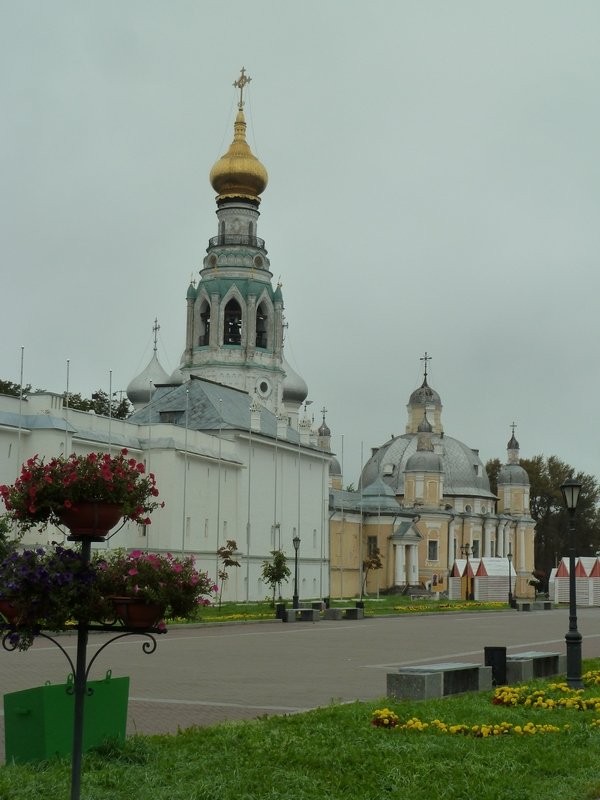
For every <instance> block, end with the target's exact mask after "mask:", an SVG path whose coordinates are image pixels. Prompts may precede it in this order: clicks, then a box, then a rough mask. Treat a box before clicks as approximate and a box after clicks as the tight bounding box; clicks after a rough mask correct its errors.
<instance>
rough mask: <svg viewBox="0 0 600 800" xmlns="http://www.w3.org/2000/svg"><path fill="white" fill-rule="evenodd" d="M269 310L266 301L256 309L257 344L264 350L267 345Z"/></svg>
mask: <svg viewBox="0 0 600 800" xmlns="http://www.w3.org/2000/svg"><path fill="white" fill-rule="evenodd" d="M267 320H268V316H267V311H266V308H265V306H264V303H261V304H260V305H259V307H258V308H257V309H256V346H257V347H260V348H262V349H263V350H264V349H266V347H267Z"/></svg>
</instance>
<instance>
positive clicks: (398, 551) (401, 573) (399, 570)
mask: <svg viewBox="0 0 600 800" xmlns="http://www.w3.org/2000/svg"><path fill="white" fill-rule="evenodd" d="M394 555H395V559H396V577H395V580H394V584H395V585H396V586H404V584H405V583H406V574H405V568H404V545H403V544H395V545H394Z"/></svg>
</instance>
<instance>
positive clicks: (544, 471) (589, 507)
mask: <svg viewBox="0 0 600 800" xmlns="http://www.w3.org/2000/svg"><path fill="white" fill-rule="evenodd" d="M519 463H520V464H521V466H522V467H523V469H525V470H526V472H527V474H528V475H529V482H530V503H529V505H530V513H531V516H532V517H533V519H534V520H535V522H536V526H535V566H536V570H539V571H540V573H543V577H542V580H543V583H542V587H543V588H546V586H547V579H548V576H549V575H550V571H551V570H552V567H554V566H555V565H556V564H557V563H558V561H560V559H561V558H562V557H563V556H567V555H568V550H569V546H570V543H569V541H568V519H567V517H568V514H567V511H566V509H565V507H564V503H563V499H562V493H561V491H560V486H561V484H562V483H563V482H564V481H565V480H566V479H567V478H572V477H575V478H577V479H578V480H580V481H581V483H582V484H583V488H582V490H581V495H580V498H579V503H578V505H577V540H576V543H575V550H576V555H577V556H593V555H595V554H596V552H597V551H598V550H600V510H599V503H600V486H599V484H598V481H597V480H596V478H594V477H593V476H592V475H587V474H586V473H584V472H576V471H575V470H574V468H573V467H571V466H570V465H569V464H567V463H565V462H564V461H561V460H560V459H559V458H557V457H556V456H548V457H547V458H546V457H545V456H543V455H538V456H534V457H533V458H522V459H520V461H519ZM501 466H502V465H501V462H500V460H499V459H497V458H495V459H492V460H491V461H488V462H487V464H486V470H487V473H488V477H489V479H490V488H491V490H492V491H493V492H494V493H497V486H498V484H497V478H498V472H499V471H500V468H501Z"/></svg>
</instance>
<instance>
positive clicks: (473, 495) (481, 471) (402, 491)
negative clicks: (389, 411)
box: [329, 354, 534, 600]
mask: <svg viewBox="0 0 600 800" xmlns="http://www.w3.org/2000/svg"><path fill="white" fill-rule="evenodd" d="M423 360H424V361H425V365H427V361H428V360H429V357H428V356H427V354H425V358H424V359H423ZM407 410H408V422H407V425H406V432H405V433H404V434H403V435H401V436H395V437H392V438H391V439H390V440H389V441H387V442H385V443H384V444H383V445H381V446H380V447H374V448H373V450H372V455H371V457H370V459H369V461H368V462H367V464H366V465H365V467H364V469H363V471H362V475H361V477H360V483H359V486H358V491H356V492H348V491H342V490H341V489H332V490H331V491H330V501H329V502H330V548H331V565H330V569H331V592H332V596H334V597H335V596H343V595H348V594H352V593H355V594H358V593H360V591H361V586H362V587H363V591H365V592H367V593H368V594H369V595H372V594H373V593H377V592H380V591H397V592H411V591H416V590H417V589H420V588H423V587H426V588H428V589H430V590H431V591H432V592H434V593H437V592H447V593H448V594H449V596H450V597H455V598H456V599H460V598H461V597H465V598H466V597H469V598H470V597H474V599H477V597H476V596H475V595H476V594H477V592H476V591H475V589H477V588H479V587H482V594H484V593H485V594H486V598H485V599H498V600H500V599H502V600H506V599H507V597H508V588H507V587H508V583H509V579H508V575H509V571H511V575H512V574H514V580H513V581H512V586H513V588H514V594H515V596H518V597H530V596H532V595H533V594H534V589H533V587H532V586H531V585H530V584H529V580H530V579H531V578H532V574H531V573H532V570H533V567H534V561H533V559H534V552H533V543H534V520H533V519H532V518H531V516H530V513H529V478H528V476H527V473H526V472H525V470H524V469H523V468H522V467H521V466H519V444H518V442H517V440H516V439H515V436H514V431H513V435H512V437H511V439H510V441H509V443H508V447H507V451H508V452H507V461H506V464H505V465H504V466H503V468H502V469H501V471H500V473H499V476H498V498H496V496H495V495H494V494H493V493H492V492H491V490H490V484H489V480H488V476H487V474H486V471H485V467H484V465H483V463H482V462H481V460H480V458H479V452H478V451H477V450H474V449H473V448H471V447H469V446H468V445H466V444H463V442H461V441H459V440H458V439H454V438H452V437H450V436H446V434H445V433H444V429H443V426H442V402H441V399H440V395H439V394H438V393H437V392H436V391H435V389H433V388H431V387H430V386H429V383H428V381H427V366H425V374H424V378H423V383H422V384H421V386H420V387H419V388H418V389H416V390H415V391H413V393H412V394H411V395H410V398H409V401H408V406H407ZM376 554H377V555H379V557H380V560H381V565H382V566H381V568H380V569H371V570H368V569H367V568H366V563H365V562H367V561H368V559H369V557H372V556H374V555H376ZM509 554H510V557H509ZM511 562H512V565H511ZM512 570H514V571H515V572H514V573H513V572H512ZM478 572H479V574H477V573H478ZM492 572H493V573H494V575H496V574H501V575H502V576H503V580H502V581H499V582H498V581H497V582H496V583H497V584H498V585H497V590H496V594H497V597H491V596H489V592H488V591H483V587H485V584H486V581H485V580H483V578H485V577H489V576H488V575H487V574H485V573H492ZM456 578H458V580H456ZM488 583H489V582H488ZM504 583H506V584H507V586H506V587H505V586H504Z"/></svg>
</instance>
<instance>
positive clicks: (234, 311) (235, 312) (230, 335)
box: [223, 298, 242, 344]
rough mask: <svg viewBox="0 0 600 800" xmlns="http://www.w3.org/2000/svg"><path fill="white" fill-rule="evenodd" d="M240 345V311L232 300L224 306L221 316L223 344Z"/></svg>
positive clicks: (238, 305)
mask: <svg viewBox="0 0 600 800" xmlns="http://www.w3.org/2000/svg"><path fill="white" fill-rule="evenodd" d="M241 343H242V309H241V308H240V304H239V303H238V301H237V300H234V299H233V298H232V299H231V300H230V301H229V302H228V303H227V305H226V306H225V314H224V315H223V344H241Z"/></svg>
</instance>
